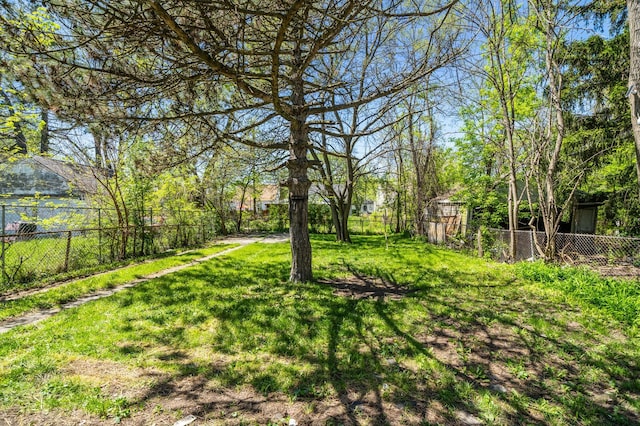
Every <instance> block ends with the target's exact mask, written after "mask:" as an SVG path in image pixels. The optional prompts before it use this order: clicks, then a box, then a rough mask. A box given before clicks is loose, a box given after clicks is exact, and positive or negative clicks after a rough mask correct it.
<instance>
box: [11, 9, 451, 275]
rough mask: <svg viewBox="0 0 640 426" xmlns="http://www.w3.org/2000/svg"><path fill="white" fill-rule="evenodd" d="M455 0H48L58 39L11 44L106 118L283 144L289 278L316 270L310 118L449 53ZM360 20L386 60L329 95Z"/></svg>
mask: <svg viewBox="0 0 640 426" xmlns="http://www.w3.org/2000/svg"><path fill="white" fill-rule="evenodd" d="M455 3H457V1H456V0H444V1H442V0H441V1H437V0H434V1H428V0H424V1H412V2H405V1H401V0H391V1H389V0H368V1H362V0H316V1H312V0H283V1H278V2H267V3H265V2H263V1H259V0H236V1H210V2H203V1H200V0H166V1H159V0H123V1H119V2H105V1H104V0H44V1H42V4H43V5H44V6H45V7H46V9H47V12H48V13H49V14H50V16H51V17H52V19H53V20H54V21H55V22H57V23H58V25H59V26H60V28H59V29H58V30H57V31H56V34H55V39H56V40H57V43H56V44H55V45H54V46H51V45H42V44H41V43H39V40H40V39H41V36H40V34H39V33H38V30H33V31H32V30H31V29H30V28H19V29H18V30H19V31H21V32H22V33H23V35H25V36H24V40H25V42H24V43H23V44H22V46H21V49H20V50H16V51H15V52H13V54H16V55H27V56H29V57H30V58H32V60H33V61H34V66H35V69H36V70H37V72H38V74H37V77H39V78H41V79H45V80H46V84H51V85H54V86H55V87H56V88H57V90H58V91H61V92H64V95H65V98H66V99H73V102H80V101H82V100H85V101H86V100H88V99H90V100H91V103H90V104H89V102H84V103H83V105H85V106H86V105H91V107H92V108H93V109H94V111H95V112H96V113H99V112H101V111H102V112H104V111H105V110H106V109H103V110H101V109H100V106H101V105H108V106H109V109H108V111H110V113H111V114H112V115H113V118H118V117H117V115H120V118H123V119H127V118H146V119H156V120H201V121H206V122H207V123H208V124H209V125H210V126H211V127H212V129H214V131H215V132H216V133H217V135H218V136H219V137H225V138H228V139H233V140H237V141H241V142H244V143H248V144H252V145H255V146H258V147H261V148H267V149H268V148H270V149H285V150H288V152H289V160H288V161H287V164H286V167H287V168H288V170H289V178H288V180H287V181H286V185H287V186H288V188H289V194H290V198H289V202H290V220H291V223H290V235H291V249H292V265H291V275H290V279H291V280H292V281H307V280H310V279H311V278H312V273H311V245H310V241H309V235H308V228H307V210H308V190H309V186H310V184H311V182H310V180H309V177H308V174H307V171H308V168H309V167H310V165H311V161H310V160H308V159H307V154H308V151H309V146H310V143H311V139H310V138H309V133H310V132H311V131H313V130H314V122H316V121H318V120H319V117H321V115H322V114H327V113H331V112H334V111H342V110H345V109H349V108H353V107H355V106H356V105H357V104H360V105H365V104H368V103H370V102H375V101H377V100H380V99H382V98H385V97H388V96H392V95H394V94H396V93H399V92H400V91H402V90H403V89H404V88H406V87H408V86H409V85H411V84H414V83H415V82H417V81H419V80H420V79H422V78H423V77H424V76H425V75H427V74H429V73H432V72H433V71H434V70H436V69H438V68H439V67H441V66H443V64H445V63H447V62H448V60H449V59H450V58H451V56H452V55H454V54H455V49H454V40H453V37H454V35H455V33H454V32H450V31H445V29H447V30H448V29H449V28H450V27H449V26H447V25H446V21H447V20H448V19H452V18H453V14H452V13H451V12H452V7H453V5H454V4H455ZM12 9H15V8H11V7H9V9H8V14H9V16H11V13H12ZM3 25H7V26H8V27H11V26H12V22H11V21H10V20H5V21H4V22H3ZM13 26H14V27H15V25H13ZM365 26H367V27H371V26H374V27H375V28H376V29H377V31H378V32H379V33H380V34H381V38H382V39H383V40H384V41H385V43H384V44H383V45H382V46H381V48H380V50H379V54H380V55H381V57H385V58H386V59H387V60H386V61H378V63H377V64H376V66H373V67H370V68H369V70H368V72H367V74H366V75H365V76H363V77H362V78H363V79H364V81H365V87H366V88H367V91H366V92H365V93H364V95H363V96H361V97H359V98H358V99H357V100H356V101H351V100H350V99H349V98H346V97H345V98H343V99H339V100H338V102H336V103H333V104H329V103H328V102H327V100H328V99H332V96H331V95H332V94H333V93H334V92H335V91H336V90H337V89H338V88H344V87H348V86H349V85H350V84H352V82H351V81H350V80H348V79H347V80H345V79H344V78H343V75H346V74H347V73H345V71H346V70H347V69H349V68H350V67H353V66H358V64H359V62H360V61H362V60H364V59H365V56H366V55H365V56H363V55H362V54H361V52H360V51H358V50H353V51H351V52H350V54H348V55H345V51H346V48H347V46H349V45H364V43H363V42H361V40H362V38H363V37H369V34H370V32H369V31H361V29H362V28H364V27H365ZM418 29H419V30H420V31H418ZM8 34H10V35H11V32H9V33H8ZM13 35H14V36H15V35H17V33H14V34H13ZM416 35H419V36H420V38H421V39H420V40H417V39H416V37H415V36H416ZM423 37H425V38H424V39H422V38H423ZM407 52H418V54H417V55H416V54H414V53H412V54H411V55H409V54H407ZM331 57H336V58H339V60H340V61H341V62H340V66H339V67H335V68H333V70H334V72H331V73H326V72H323V68H322V67H321V66H319V65H320V64H321V63H327V62H329V58H331ZM105 81H106V82H107V83H106V84H105ZM98 82H100V83H98ZM114 105H118V106H119V109H114V108H113V106H114ZM140 106H144V107H145V108H146V116H144V117H141V116H140V114H139V113H138V112H137V111H139V107H140ZM115 111H117V113H115ZM130 111H136V114H137V117H131V116H129V114H128V112H130ZM257 126H259V127H260V128H262V129H268V131H269V133H268V134H269V139H268V140H266V139H265V140H258V141H256V140H255V139H253V138H251V137H250V136H249V135H250V134H254V133H253V131H252V132H251V133H248V130H249V129H254V128H255V127H257Z"/></svg>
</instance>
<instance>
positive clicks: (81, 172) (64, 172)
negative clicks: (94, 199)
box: [31, 155, 98, 194]
mask: <svg viewBox="0 0 640 426" xmlns="http://www.w3.org/2000/svg"><path fill="white" fill-rule="evenodd" d="M31 159H32V160H33V161H34V162H35V163H37V164H39V165H40V166H42V167H44V168H46V169H47V170H49V171H51V172H52V173H55V174H57V175H58V176H60V177H62V178H63V179H64V180H65V181H67V182H69V183H71V184H72V185H73V187H74V189H75V188H77V189H78V190H79V191H80V192H83V193H88V194H95V193H96V192H97V190H98V180H97V179H96V177H95V175H94V170H95V169H93V168H91V167H89V166H85V165H81V164H73V163H68V162H64V161H60V160H55V159H53V158H48V157H42V156H39V155H34V156H33V157H31Z"/></svg>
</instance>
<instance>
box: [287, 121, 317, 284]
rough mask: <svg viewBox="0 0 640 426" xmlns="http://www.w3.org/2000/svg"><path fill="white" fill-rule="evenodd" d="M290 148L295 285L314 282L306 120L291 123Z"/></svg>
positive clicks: (291, 230)
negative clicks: (310, 236)
mask: <svg viewBox="0 0 640 426" xmlns="http://www.w3.org/2000/svg"><path fill="white" fill-rule="evenodd" d="M290 137H291V139H290V146H289V162H288V168H289V182H288V183H289V185H288V186H289V235H290V240H291V274H290V276H289V279H290V281H292V282H298V283H299V282H306V281H311V280H312V279H313V274H312V271H311V241H310V240H309V214H308V213H309V187H310V186H311V181H310V180H309V177H308V176H307V168H308V160H307V130H306V123H305V122H304V119H299V120H294V121H292V122H291V136H290Z"/></svg>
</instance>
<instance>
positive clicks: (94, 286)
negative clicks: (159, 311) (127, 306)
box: [0, 244, 233, 321]
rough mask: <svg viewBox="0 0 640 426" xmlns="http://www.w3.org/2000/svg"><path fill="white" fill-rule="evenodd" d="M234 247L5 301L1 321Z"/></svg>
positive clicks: (136, 266) (151, 262) (176, 257)
mask: <svg viewBox="0 0 640 426" xmlns="http://www.w3.org/2000/svg"><path fill="white" fill-rule="evenodd" d="M232 246H233V245H229V244H218V245H214V246H211V247H207V248H202V249H198V250H192V251H188V252H186V253H183V254H180V255H175V254H174V255H173V256H169V257H165V258H160V259H155V260H149V261H146V262H144V263H139V264H134V265H130V266H126V267H123V268H120V269H117V270H115V271H111V272H106V273H103V274H99V275H94V276H90V277H87V278H82V279H77V280H73V281H69V282H67V283H65V284H62V285H59V286H56V287H54V288H52V289H50V290H48V291H45V292H41V293H36V294H32V295H29V296H26V297H23V298H20V299H15V300H5V301H3V302H2V305H0V321H1V320H5V319H7V318H11V317H15V316H18V315H21V314H24V313H27V312H31V311H34V310H38V309H50V308H56V307H59V306H61V305H63V304H65V303H67V302H70V301H72V300H75V299H77V298H78V297H80V296H83V295H86V294H88V293H92V292H94V291H97V290H101V289H106V288H113V287H117V286H119V285H122V284H125V283H127V282H130V281H132V280H134V279H137V278H140V277H143V276H146V275H149V274H152V273H154V272H158V271H162V270H163V269H167V268H171V267H174V266H179V265H184V264H187V263H189V262H192V261H194V260H196V259H198V258H201V257H205V256H208V255H210V254H214V253H217V252H220V251H222V250H225V249H227V248H230V247H232Z"/></svg>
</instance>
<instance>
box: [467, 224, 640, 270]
mask: <svg viewBox="0 0 640 426" xmlns="http://www.w3.org/2000/svg"><path fill="white" fill-rule="evenodd" d="M515 236H516V259H515V260H516V261H521V260H536V259H539V258H541V256H540V254H539V252H538V250H537V248H536V239H537V243H538V245H540V246H541V247H544V245H545V244H546V235H545V233H544V232H533V231H516V232H515ZM509 242H510V235H509V231H508V230H503V229H490V230H488V231H487V232H485V233H484V234H483V235H482V238H481V239H480V244H482V246H483V247H482V249H483V250H484V251H485V252H488V253H490V255H491V257H492V258H494V259H497V260H501V261H504V260H507V259H508V258H509ZM475 243H476V244H478V240H477V239H476V241H475ZM555 244H556V260H557V261H559V262H562V263H565V264H570V265H586V266H590V267H592V268H594V269H597V270H599V271H601V272H604V273H606V274H608V275H621V276H629V277H640V238H630V237H619V236H610V235H592V234H565V233H558V234H557V235H556V241H555Z"/></svg>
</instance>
